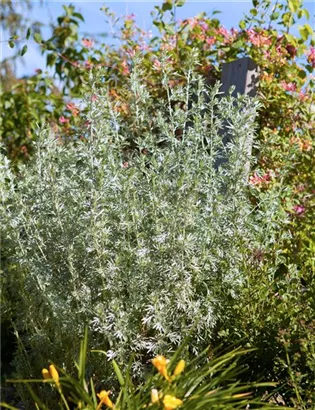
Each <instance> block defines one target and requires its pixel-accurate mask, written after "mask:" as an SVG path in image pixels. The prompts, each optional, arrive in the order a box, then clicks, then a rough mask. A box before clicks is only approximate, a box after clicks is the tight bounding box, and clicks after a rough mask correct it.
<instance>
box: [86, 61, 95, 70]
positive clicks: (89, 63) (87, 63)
mask: <svg viewBox="0 0 315 410" xmlns="http://www.w3.org/2000/svg"><path fill="white" fill-rule="evenodd" d="M84 65H85V68H87V69H90V68H92V66H93V64H92V63H91V62H90V61H88V60H86V61H85V62H84Z"/></svg>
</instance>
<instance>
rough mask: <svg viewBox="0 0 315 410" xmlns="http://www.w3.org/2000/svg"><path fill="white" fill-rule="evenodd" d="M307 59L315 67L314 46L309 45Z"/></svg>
mask: <svg viewBox="0 0 315 410" xmlns="http://www.w3.org/2000/svg"><path fill="white" fill-rule="evenodd" d="M307 61H308V62H309V63H310V64H311V66H312V67H313V68H315V47H311V48H310V51H309V53H308V55H307Z"/></svg>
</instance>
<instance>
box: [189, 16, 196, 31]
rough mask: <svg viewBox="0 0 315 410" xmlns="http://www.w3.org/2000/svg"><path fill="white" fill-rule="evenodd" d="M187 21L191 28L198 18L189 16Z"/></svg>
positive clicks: (194, 25)
mask: <svg viewBox="0 0 315 410" xmlns="http://www.w3.org/2000/svg"><path fill="white" fill-rule="evenodd" d="M187 22H188V24H189V25H190V27H191V28H195V27H196V26H198V20H197V19H196V17H193V18H189V19H188V20H187Z"/></svg>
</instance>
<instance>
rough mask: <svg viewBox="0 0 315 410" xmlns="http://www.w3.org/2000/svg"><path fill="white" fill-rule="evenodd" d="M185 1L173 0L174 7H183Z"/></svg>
mask: <svg viewBox="0 0 315 410" xmlns="http://www.w3.org/2000/svg"><path fill="white" fill-rule="evenodd" d="M185 3H186V0H176V1H175V6H176V7H183V5H184V4H185Z"/></svg>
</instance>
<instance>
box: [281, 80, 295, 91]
mask: <svg viewBox="0 0 315 410" xmlns="http://www.w3.org/2000/svg"><path fill="white" fill-rule="evenodd" d="M281 85H282V88H283V89H284V90H285V91H296V84H294V83H287V82H286V81H281Z"/></svg>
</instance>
